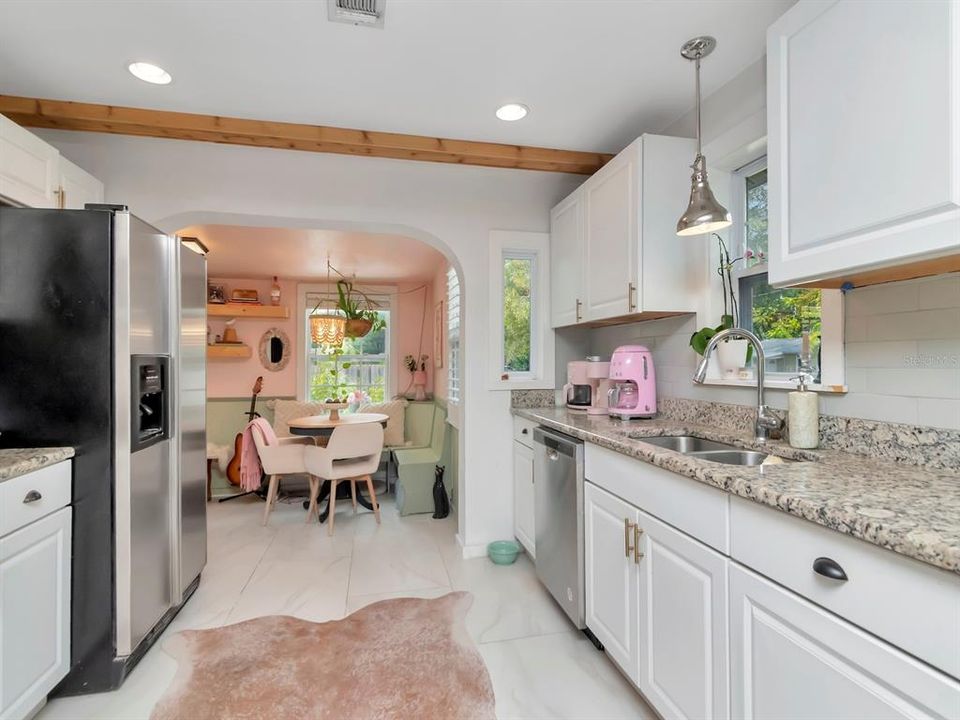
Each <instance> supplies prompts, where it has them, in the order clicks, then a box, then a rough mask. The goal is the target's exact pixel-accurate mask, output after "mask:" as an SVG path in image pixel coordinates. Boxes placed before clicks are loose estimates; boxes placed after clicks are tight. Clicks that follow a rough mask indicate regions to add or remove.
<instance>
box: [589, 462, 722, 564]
mask: <svg viewBox="0 0 960 720" xmlns="http://www.w3.org/2000/svg"><path fill="white" fill-rule="evenodd" d="M584 476H585V477H586V479H587V480H589V481H590V482H592V483H593V484H594V485H599V486H600V487H602V488H603V489H605V490H607V491H609V492H611V493H613V494H614V495H616V496H617V497H620V498H623V499H624V500H626V501H627V502H629V503H630V504H631V505H635V506H636V507H638V508H640V509H642V510H645V511H646V512H648V513H650V514H651V515H653V516H655V517H658V518H660V519H661V520H663V521H664V522H666V523H669V524H670V525H673V526H674V527H675V528H677V529H678V530H682V531H683V532H685V533H687V534H688V535H692V536H693V537H695V538H697V539H698V540H700V541H701V542H703V543H705V544H707V545H709V546H710V547H712V548H715V549H717V550H719V551H720V552H722V553H726V552H727V546H728V542H727V523H728V520H729V499H728V497H727V494H726V493H725V492H723V491H721V490H717V489H716V488H712V487H709V486H708V485H704V484H703V483H701V482H697V481H696V480H691V479H690V478H688V477H684V476H683V475H678V474H677V473H674V472H670V471H669V470H664V469H663V468H660V467H657V466H656V465H651V464H650V463H645V462H643V461H642V460H634V459H633V458H630V457H627V456H626V455H621V454H620V453H617V452H614V451H613V450H607V449H606V448H602V447H598V446H596V445H593V444H591V443H586V445H585V447H584Z"/></svg>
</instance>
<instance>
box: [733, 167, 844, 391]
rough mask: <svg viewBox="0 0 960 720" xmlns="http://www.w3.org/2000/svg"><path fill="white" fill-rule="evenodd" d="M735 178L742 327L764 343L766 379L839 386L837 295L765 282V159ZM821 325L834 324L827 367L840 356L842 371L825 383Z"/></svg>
mask: <svg viewBox="0 0 960 720" xmlns="http://www.w3.org/2000/svg"><path fill="white" fill-rule="evenodd" d="M734 179H735V187H734V198H735V213H736V215H737V224H736V225H735V230H737V231H738V232H737V233H736V234H737V235H738V236H739V237H738V240H739V247H740V255H741V256H742V257H743V258H744V260H745V263H744V265H743V268H742V269H741V270H740V271H739V272H738V273H737V275H738V289H739V293H738V295H739V300H740V316H741V325H743V327H744V328H746V329H748V330H751V331H753V332H754V333H755V334H756V335H757V336H758V337H759V338H760V340H761V341H762V343H763V350H764V355H765V361H766V362H765V367H764V369H765V370H766V372H767V377H768V378H769V379H770V380H771V381H773V382H774V383H776V382H777V381H780V382H783V381H785V380H788V379H789V378H792V377H795V376H797V375H798V374H800V373H801V372H804V373H805V374H806V375H807V376H808V382H810V383H811V384H818V383H826V382H832V383H836V382H837V380H840V381H841V382H842V353H843V346H842V340H841V341H840V342H839V343H833V342H832V339H833V338H842V330H841V325H842V312H841V311H840V307H841V305H840V300H839V296H836V297H834V295H836V293H834V294H833V295H830V294H829V293H824V292H821V291H820V290H817V289H813V288H774V287H771V285H770V284H769V282H768V279H767V252H768V244H769V242H770V238H769V236H768V230H767V228H768V225H767V167H766V158H761V159H760V160H758V161H755V162H753V163H751V164H750V165H747V166H746V167H744V168H742V169H741V170H739V171H738V172H737V173H736V174H735V176H734ZM825 295H827V301H828V302H826V303H825V301H824V296H825ZM825 323H827V324H833V325H834V327H833V328H832V329H831V330H832V331H831V332H828V333H827V336H828V337H829V338H831V342H832V346H831V347H830V348H829V351H830V352H831V353H832V358H831V361H830V363H829V365H830V366H831V367H835V366H836V365H837V362H836V358H837V356H838V355H839V358H840V362H839V366H840V368H841V369H840V370H839V371H838V372H839V374H840V377H839V378H838V377H832V378H829V379H828V380H825V379H824V377H823V353H824V324H825ZM751 363H752V364H755V363H756V358H753V359H752V360H751Z"/></svg>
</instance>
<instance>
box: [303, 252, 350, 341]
mask: <svg viewBox="0 0 960 720" xmlns="http://www.w3.org/2000/svg"><path fill="white" fill-rule="evenodd" d="M332 267H333V266H332V265H330V255H329V254H328V255H327V288H329V287H330V270H331V269H332ZM325 300H326V301H327V302H328V303H333V298H332V297H326V298H320V300H318V301H317V304H316V305H315V306H314V308H313V311H312V312H311V313H310V337H311V338H312V339H313V342H314V344H315V345H331V346H333V347H340V346H342V345H343V337H344V335H345V334H346V325H347V319H346V318H345V317H344V316H343V315H341V314H340V313H339V312H337V311H335V310H334V311H332V312H327V311H320V312H318V311H319V310H320V306H321V305H322V304H323V303H324V301H325Z"/></svg>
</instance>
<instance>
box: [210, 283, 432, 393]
mask: <svg viewBox="0 0 960 720" xmlns="http://www.w3.org/2000/svg"><path fill="white" fill-rule="evenodd" d="M445 272H446V271H445V270H442V271H438V275H437V277H440V276H443V278H444V285H443V291H442V294H441V295H440V298H445V297H446V276H445V275H444V273H445ZM210 283H213V284H218V285H226V289H227V296H228V297H229V293H230V291H231V290H233V289H234V288H253V289H255V290H257V291H258V292H259V293H260V299H261V302H269V293H270V286H271V285H272V281H270V280H264V279H261V278H258V279H250V278H247V279H244V278H214V277H211V278H210ZM375 284H376V285H385V284H386V283H375ZM423 285H426V287H424V288H421V286H423ZM434 287H435V281H426V282H411V283H400V284H397V285H396V290H397V294H396V295H394V302H393V309H392V310H393V312H392V315H393V324H394V327H393V329H392V333H391V345H390V368H391V371H390V375H391V392H392V393H393V394H397V393H402V392H404V391H406V390H408V389H409V392H410V393H411V394H412V393H413V387H412V386H409V383H410V373H409V372H408V371H407V369H406V368H405V367H403V358H404V356H405V355H414V356H417V355H419V354H420V353H426V354H427V355H429V356H430V359H429V360H428V362H427V391H428V392H433V391H434V385H435V382H436V378H437V376H438V375H439V376H440V379H441V382H442V383H443V387H444V388H445V387H446V368H443V369H440V370H438V369H437V368H435V367H434V357H433V355H434V352H433V315H434V306H435V304H436V302H438V301H435V300H434V297H435V295H434ZM418 288H420V289H418ZM280 289H281V304H282V305H285V306H286V307H288V308H289V309H290V318H289V319H287V320H248V319H241V320H237V322H236V325H235V327H236V329H237V334H238V335H239V336H240V340H241V341H243V342H245V343H246V344H247V345H249V346H250V347H251V348H252V349H253V356H252V357H250V358H247V359H242V360H225V359H217V360H208V361H207V397H209V398H245V397H249V395H250V388H251V387H252V385H253V382H254V381H255V380H256V378H257V376H258V375H262V376H263V395H264V396H265V397H276V396H283V397H295V396H296V395H297V363H298V362H299V361H300V359H299V357H297V333H298V332H300V331H301V330H302V325H301V324H300V323H299V321H298V318H297V317H296V315H297V304H298V297H297V282H296V281H294V280H281V281H280ZM421 319H422V320H423V339H422V341H419V339H420V333H421ZM224 323H225V318H208V322H207V324H208V325H209V326H210V329H211V330H212V331H213V334H214V335H218V334H219V335H222V334H223V330H224ZM272 327H278V328H280V329H282V330H284V331H285V332H286V333H287V335H289V336H290V341H291V344H292V345H291V351H292V353H293V356H292V357H291V358H290V362H289V363H288V364H287V366H286V367H285V368H284V369H283V370H281V371H280V372H270V371H269V370H267V369H266V368H264V367H263V366H262V365H261V364H260V358H259V356H258V354H257V348H258V346H259V343H260V337H261V336H262V335H263V333H264V332H265V331H267V330H268V329H270V328H272ZM420 348H422V349H420ZM444 361H446V358H444ZM408 386H409V388H408Z"/></svg>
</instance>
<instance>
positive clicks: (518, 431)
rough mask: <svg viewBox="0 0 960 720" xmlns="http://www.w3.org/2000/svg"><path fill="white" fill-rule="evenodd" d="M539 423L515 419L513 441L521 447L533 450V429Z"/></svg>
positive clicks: (519, 418)
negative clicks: (524, 446)
mask: <svg viewBox="0 0 960 720" xmlns="http://www.w3.org/2000/svg"><path fill="white" fill-rule="evenodd" d="M535 427H537V423H535V422H533V420H527V419H526V418H522V417H514V418H513V439H514V440H516V441H517V442H518V443H520V444H521V445H526V446H527V447H528V448H530V449H531V450H532V449H533V429H534V428H535Z"/></svg>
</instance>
